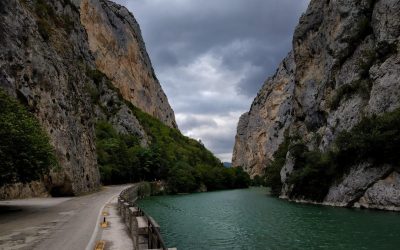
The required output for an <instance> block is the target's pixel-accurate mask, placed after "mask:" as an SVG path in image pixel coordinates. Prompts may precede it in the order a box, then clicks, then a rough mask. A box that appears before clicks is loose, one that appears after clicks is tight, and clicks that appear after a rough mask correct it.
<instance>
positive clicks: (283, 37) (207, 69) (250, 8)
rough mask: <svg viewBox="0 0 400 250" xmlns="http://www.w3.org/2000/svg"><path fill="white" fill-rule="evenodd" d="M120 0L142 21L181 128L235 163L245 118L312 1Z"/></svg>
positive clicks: (119, 1)
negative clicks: (235, 145)
mask: <svg viewBox="0 0 400 250" xmlns="http://www.w3.org/2000/svg"><path fill="white" fill-rule="evenodd" d="M116 2H118V3H120V4H123V5H125V6H127V7H128V8H129V10H130V11H131V12H132V13H133V14H134V15H135V17H136V18H137V19H138V22H139V23H140V25H141V29H142V33H143V36H144V40H145V42H146V45H147V50H148V52H149V54H150V57H151V59H152V62H153V65H154V68H155V70H156V74H157V76H158V78H159V80H160V82H161V84H162V86H163V88H164V90H165V92H166V94H167V96H168V98H169V100H170V103H171V104H172V108H173V109H174V110H175V112H176V114H177V117H178V118H179V119H177V120H178V125H179V126H180V127H181V129H182V131H183V132H184V133H186V134H187V135H190V136H192V137H195V138H196V139H202V141H203V142H205V144H206V146H208V147H209V148H210V149H211V150H212V151H213V152H214V153H216V154H217V155H218V156H220V157H221V158H222V160H224V161H226V160H230V159H228V158H229V155H230V154H231V152H232V147H233V141H234V136H235V127H236V123H237V121H238V118H239V115H240V113H242V112H244V111H246V110H248V108H249V107H250V104H251V101H252V99H253V98H254V96H255V94H256V93H257V91H258V90H259V89H260V87H261V86H262V84H263V82H264V80H265V79H266V78H267V77H268V76H270V75H271V74H272V73H273V72H274V71H275V69H276V67H277V65H278V64H279V62H280V61H281V60H282V59H283V58H284V57H285V56H286V54H287V53H288V52H289V50H290V47H291V39H292V34H293V31H294V28H295V25H296V24H297V22H298V19H299V17H300V15H301V13H302V12H304V11H305V9H306V7H307V4H308V2H309V0H208V1H204V0H168V1H165V0H146V1H142V0H129V1H128V0H125V1H124V0H117V1H116ZM199 117H201V119H200V118H199ZM221 119H225V120H224V121H222V120H221ZM207 120H209V122H208V123H207V122H206V121H207ZM228 121H229V124H228V123H227V122H228ZM207 126H209V127H210V129H209V130H207V129H205V127H207ZM227 127H229V129H227ZM215 131H219V133H214V132H215Z"/></svg>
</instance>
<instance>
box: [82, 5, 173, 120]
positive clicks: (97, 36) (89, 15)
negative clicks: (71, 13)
mask: <svg viewBox="0 0 400 250" xmlns="http://www.w3.org/2000/svg"><path fill="white" fill-rule="evenodd" d="M80 7H81V8H80V9H81V11H80V13H81V22H82V24H83V26H84V27H85V29H86V31H87V34H88V41H89V46H90V50H91V51H92V52H93V55H94V57H95V63H96V66H97V68H98V69H99V70H101V71H102V72H103V73H105V74H106V75H107V76H108V78H110V79H111V81H112V83H113V85H114V86H115V87H117V88H118V89H119V90H120V92H121V94H122V96H123V97H124V98H125V99H126V100H128V101H130V102H131V103H132V104H134V105H135V106H136V107H138V108H140V109H142V110H143V111H145V112H147V113H148V114H150V115H152V116H154V117H156V118H158V119H159V120H161V121H162V122H164V123H165V124H167V125H168V126H170V127H174V128H176V127H177V125H176V122H175V115H174V111H173V110H172V108H171V107H170V105H169V103H168V99H167V96H166V95H165V94H164V92H163V90H162V88H161V85H160V83H159V82H158V80H157V77H156V75H155V73H154V70H153V67H152V65H151V61H150V58H149V56H148V54H147V52H146V48H145V44H144V42H143V38H142V35H141V31H140V27H139V24H138V23H137V22H136V20H135V18H134V17H133V15H132V14H131V13H130V12H129V11H128V10H127V9H126V8H125V7H122V6H119V5H118V4H115V3H113V2H110V1H98V0H82V1H81V5H80Z"/></svg>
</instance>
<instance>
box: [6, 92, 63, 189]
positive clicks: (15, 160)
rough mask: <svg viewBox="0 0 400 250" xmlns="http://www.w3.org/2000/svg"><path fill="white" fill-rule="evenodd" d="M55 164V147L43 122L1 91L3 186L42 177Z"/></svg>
mask: <svg viewBox="0 0 400 250" xmlns="http://www.w3.org/2000/svg"><path fill="white" fill-rule="evenodd" d="M55 166H57V160H56V157H55V156H54V150H53V147H52V146H51V145H50V142H49V137H48V136H47V134H46V133H45V132H44V131H43V129H42V128H41V126H40V124H39V122H38V121H37V120H36V118H35V117H33V115H32V114H30V113H29V112H28V111H27V110H26V108H25V107H24V106H22V105H21V104H20V103H19V102H18V101H17V100H15V99H14V98H12V97H10V96H8V95H7V94H6V93H4V91H2V90H0V186H2V185H4V184H10V183H16V182H23V183H27V182H30V181H34V180H39V179H40V178H41V177H42V176H43V175H45V174H48V173H49V171H50V169H51V168H52V167H55Z"/></svg>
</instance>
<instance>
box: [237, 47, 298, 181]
mask: <svg viewBox="0 0 400 250" xmlns="http://www.w3.org/2000/svg"><path fill="white" fill-rule="evenodd" d="M293 59H294V58H293V53H290V54H289V55H288V56H287V58H286V59H285V60H284V61H283V62H282V63H281V65H280V66H279V68H278V70H277V72H276V74H275V75H274V76H273V77H271V78H269V79H268V80H267V81H266V82H265V84H264V86H263V88H262V89H261V90H260V91H259V93H258V95H257V97H256V98H255V100H254V101H253V104H252V105H251V109H250V111H249V112H248V113H245V114H243V115H242V116H241V117H240V120H239V125H238V129H237V135H236V143H235V147H234V150H233V151H234V152H233V159H232V164H233V166H242V167H243V168H244V169H245V170H246V171H247V172H248V173H249V174H250V176H252V177H254V176H256V175H259V176H262V175H263V173H264V169H265V166H266V165H267V164H268V162H269V161H270V160H271V159H272V155H273V153H274V152H275V151H276V150H277V149H278V147H279V145H280V144H281V143H282V142H283V140H284V133H285V130H286V129H287V128H288V126H289V125H290V124H291V123H292V120H293V96H294V92H293V91H294V75H293V74H294V70H295V64H294V61H293ZM249 142H252V143H249Z"/></svg>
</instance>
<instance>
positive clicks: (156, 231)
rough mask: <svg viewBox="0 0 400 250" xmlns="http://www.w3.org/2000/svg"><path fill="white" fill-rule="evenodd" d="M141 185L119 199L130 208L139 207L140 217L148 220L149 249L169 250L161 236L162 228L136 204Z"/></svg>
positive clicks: (132, 188)
mask: <svg viewBox="0 0 400 250" xmlns="http://www.w3.org/2000/svg"><path fill="white" fill-rule="evenodd" d="M140 185H141V184H136V185H134V186H132V187H129V188H127V189H124V190H123V191H122V192H121V193H120V195H119V197H120V199H121V200H123V202H126V203H128V204H129V206H130V207H137V209H138V213H139V215H140V216H143V217H145V218H146V220H147V223H148V224H147V228H148V248H149V249H154V248H157V249H163V250H167V249H168V248H167V247H166V245H165V242H164V240H163V238H162V236H161V232H160V227H159V226H158V225H155V222H154V220H153V219H152V218H151V217H150V216H148V215H147V214H146V213H145V212H144V211H143V210H142V209H141V208H140V207H138V206H137V204H136V202H137V201H138V199H139V198H141V197H139V195H138V190H139V187H140Z"/></svg>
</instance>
